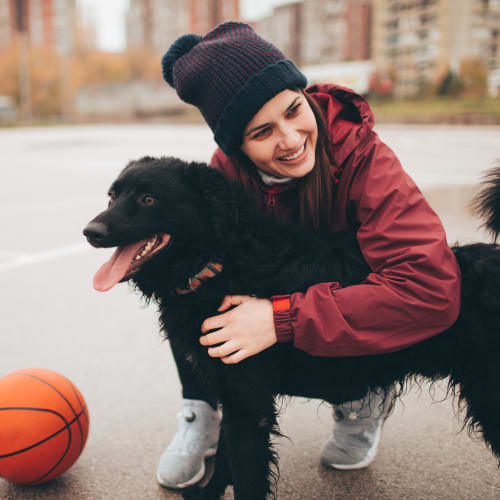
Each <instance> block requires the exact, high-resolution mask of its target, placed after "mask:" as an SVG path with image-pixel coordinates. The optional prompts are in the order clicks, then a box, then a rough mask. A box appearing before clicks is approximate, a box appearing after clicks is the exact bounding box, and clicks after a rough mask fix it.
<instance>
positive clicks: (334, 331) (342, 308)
mask: <svg viewBox="0 0 500 500" xmlns="http://www.w3.org/2000/svg"><path fill="white" fill-rule="evenodd" d="M307 92H308V93H309V94H310V95H311V96H312V97H313V98H314V99H316V101H317V102H318V103H319V104H320V105H321V107H322V109H323V110H324V112H325V116H326V118H327V124H328V130H329V134H330V141H331V151H332V153H333V157H334V159H335V163H336V165H337V167H336V172H335V174H336V176H337V177H339V178H340V180H339V182H338V185H337V191H336V195H335V200H334V209H333V210H334V214H335V216H334V223H333V226H332V228H331V229H332V231H353V232H356V237H357V239H358V241H359V244H360V247H361V251H362V252H363V255H364V258H365V260H366V262H367V263H368V265H369V266H370V269H371V270H372V273H371V274H369V276H368V277H367V278H366V280H365V281H364V282H363V283H362V284H360V285H355V286H350V287H345V288H342V287H341V286H340V285H339V283H319V284H317V285H315V286H312V287H310V288H309V289H308V290H307V291H306V292H305V293H294V294H292V295H290V296H280V298H281V297H285V298H287V297H289V298H290V300H289V307H287V308H285V309H284V310H279V311H275V312H274V323H275V327H276V334H277V337H278V341H279V342H290V341H292V342H293V343H294V345H295V346H296V347H297V348H299V349H302V350H304V351H306V352H308V353H310V354H313V355H316V356H332V357H333V356H359V355H366V354H377V353H383V352H390V351H396V350H399V349H403V348H405V347H408V346H410V345H412V344H415V343H417V342H420V341H422V340H424V339H426V338H428V337H432V336H433V335H436V334H438V333H440V332H442V331H444V330H445V329H446V328H448V327H450V326H451V325H452V324H453V322H454V321H455V320H456V318H457V316H458V312H459V307H460V275H459V269H458V265H457V262H456V260H455V257H454V255H453V253H452V251H451V250H450V248H449V247H448V245H447V243H446V235H445V232H444V229H443V226H442V224H441V221H440V220H439V218H438V216H437V215H436V214H435V213H434V212H433V210H432V209H431V208H430V207H429V205H428V204H427V202H426V200H425V199H424V197H423V195H422V194H421V192H420V191H419V189H418V188H417V187H416V185H415V184H414V182H413V181H412V179H411V178H410V177H409V176H408V175H407V174H406V173H405V172H404V170H403V169H402V167H401V164H400V163H399V161H398V159H397V158H396V156H395V154H394V153H393V151H392V150H391V149H390V148H389V147H388V146H386V145H385V144H384V143H383V142H381V140H380V139H379V137H378V136H377V134H376V133H375V132H374V131H373V130H372V127H373V113H372V111H371V109H370V107H369V105H368V103H367V102H366V101H365V99H363V98H362V97H361V96H359V95H357V94H355V93H353V92H352V91H350V90H349V89H346V88H343V87H338V86H335V85H315V86H311V87H309V88H308V89H307ZM211 164H212V165H213V166H214V167H216V168H218V169H219V170H221V171H222V172H224V173H225V174H226V175H227V176H228V177H230V178H233V179H236V180H238V181H239V182H241V183H243V185H244V186H245V187H246V189H247V190H249V191H253V192H255V194H256V195H257V197H258V199H260V201H261V202H262V203H264V204H265V205H267V206H268V208H269V210H270V211H272V212H273V213H274V215H276V216H277V217H278V218H280V219H288V218H290V214H291V213H292V211H293V207H294V205H295V204H296V186H295V185H294V184H293V182H292V183H290V184H286V185H276V186H273V187H271V188H269V187H267V188H266V187H265V186H264V185H263V184H262V183H261V182H260V181H259V180H258V179H257V178H256V177H255V176H252V175H249V174H248V172H246V171H245V169H244V168H240V167H239V166H238V164H237V162H236V160H235V159H234V158H232V157H231V158H228V157H227V156H225V155H224V153H223V152H222V151H221V150H220V149H217V150H216V152H215V153H214V156H213V158H212V161H211ZM332 168H334V167H332ZM274 299H275V302H276V298H274ZM284 303H285V304H287V303H288V301H284ZM280 304H283V301H280Z"/></svg>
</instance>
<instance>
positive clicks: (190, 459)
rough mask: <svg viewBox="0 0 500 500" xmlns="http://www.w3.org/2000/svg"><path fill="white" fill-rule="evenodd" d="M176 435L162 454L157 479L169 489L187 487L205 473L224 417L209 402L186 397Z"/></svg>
mask: <svg viewBox="0 0 500 500" xmlns="http://www.w3.org/2000/svg"><path fill="white" fill-rule="evenodd" d="M177 417H178V418H179V425H178V427H177V432H176V433H175V436H174V438H173V439H172V441H171V443H170V444H169V446H168V448H167V449H166V450H165V451H164V452H163V455H162V456H161V457H160V461H159V463H158V467H157V469H156V479H157V480H158V482H159V483H160V484H161V485H162V486H166V487H167V488H176V489H178V488H187V487H188V486H191V485H193V484H195V483H197V482H198V481H200V480H201V479H202V478H203V476H204V475H205V458H206V457H209V456H212V455H215V452H216V451H217V442H218V440H219V428H220V417H219V413H218V412H217V411H216V410H214V409H213V408H212V407H211V406H210V405H209V404H208V403H206V402H205V401H199V400H196V399H185V400H184V406H183V408H182V410H181V412H180V413H179V414H178V415H177Z"/></svg>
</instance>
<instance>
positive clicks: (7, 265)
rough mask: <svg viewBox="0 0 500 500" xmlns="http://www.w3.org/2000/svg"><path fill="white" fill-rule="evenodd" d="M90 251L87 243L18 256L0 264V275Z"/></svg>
mask: <svg viewBox="0 0 500 500" xmlns="http://www.w3.org/2000/svg"><path fill="white" fill-rule="evenodd" d="M91 249H92V247H91V246H90V245H89V244H88V243H85V242H82V243H75V244H74V245H69V246H67V247H60V248H54V249H52V250H47V251H45V252H41V253H35V254H23V255H19V256H18V257H16V258H14V259H10V260H8V261H7V262H1V263H0V273H1V272H3V271H10V270H11V269H16V268H18V267H26V266H31V265H32V264H38V263H39V262H47V261H49V260H54V259H59V258H60V257H67V256H68V255H75V254H78V253H82V252H86V251H87V250H91Z"/></svg>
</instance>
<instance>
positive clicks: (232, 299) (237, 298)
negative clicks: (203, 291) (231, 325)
mask: <svg viewBox="0 0 500 500" xmlns="http://www.w3.org/2000/svg"><path fill="white" fill-rule="evenodd" d="M249 299H251V297H250V296H249V295H226V296H225V297H224V300H223V301H222V304H221V305H220V307H219V308H218V309H217V311H220V312H222V311H226V310H227V309H229V308H230V307H231V306H238V305H240V304H243V302H246V301H247V300H249Z"/></svg>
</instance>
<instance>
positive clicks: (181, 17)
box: [127, 0, 240, 53]
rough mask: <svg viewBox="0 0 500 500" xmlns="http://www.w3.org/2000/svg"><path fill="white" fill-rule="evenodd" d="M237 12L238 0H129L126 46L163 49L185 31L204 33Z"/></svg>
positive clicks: (234, 17)
mask: <svg viewBox="0 0 500 500" xmlns="http://www.w3.org/2000/svg"><path fill="white" fill-rule="evenodd" d="M239 15H240V14H239V0H130V4H129V9H128V12H127V47H128V48H143V47H146V48H149V49H151V50H154V51H155V52H159V53H160V52H164V51H165V49H166V48H167V47H168V46H169V45H170V44H171V43H172V42H173V41H174V40H175V39H176V38H178V37H179V36H181V35H183V34H185V33H199V34H202V33H206V32H207V31H209V30H210V29H212V28H214V27H215V26H217V25H218V24H220V23H221V22H223V21H228V20H237V19H239Z"/></svg>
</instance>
